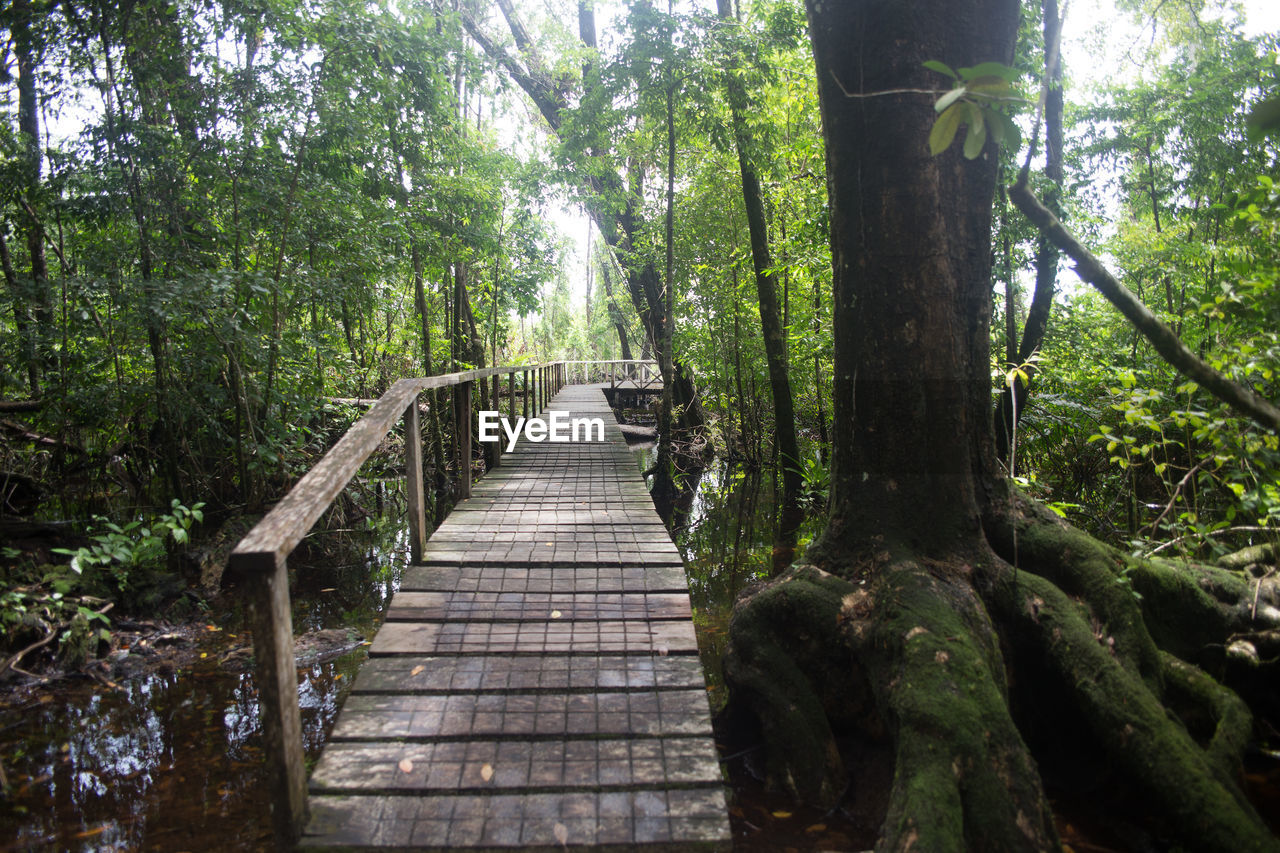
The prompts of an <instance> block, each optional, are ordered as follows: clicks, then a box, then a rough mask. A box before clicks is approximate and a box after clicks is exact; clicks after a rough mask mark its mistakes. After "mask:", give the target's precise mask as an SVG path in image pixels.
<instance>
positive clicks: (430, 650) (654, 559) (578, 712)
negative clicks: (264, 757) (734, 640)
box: [302, 386, 729, 850]
mask: <svg viewBox="0 0 1280 853" xmlns="http://www.w3.org/2000/svg"><path fill="white" fill-rule="evenodd" d="M550 408H552V409H558V410H567V411H569V412H570V413H571V414H572V415H573V416H575V417H601V418H603V419H604V421H605V424H606V436H605V438H606V440H605V441H604V442H594V443H585V442H578V443H560V444H551V443H547V442H543V443H540V444H533V443H529V442H527V441H522V442H521V444H520V445H519V446H518V448H517V449H516V451H515V452H514V453H512V454H508V455H506V456H504V457H503V459H502V464H501V466H499V467H498V468H497V469H495V470H494V471H492V472H491V473H489V474H487V475H486V476H485V477H484V478H483V479H482V480H481V481H480V482H479V483H478V484H477V485H476V486H475V488H474V491H473V496H472V497H471V498H470V499H469V500H467V501H464V502H463V503H461V504H460V505H459V506H458V507H457V508H456V509H455V510H454V511H453V513H452V514H450V516H449V518H448V519H447V520H446V521H445V523H444V524H443V525H442V526H441V527H440V529H439V530H437V531H436V532H435V534H434V535H433V536H432V538H431V540H430V542H429V543H428V547H427V551H426V553H425V554H424V558H423V560H422V565H416V566H413V567H411V568H409V569H408V570H406V572H405V575H404V579H403V582H402V584H401V588H400V591H399V592H398V593H397V594H396V596H395V597H394V598H393V600H392V602H391V607H390V609H389V611H388V614H387V621H386V623H385V624H384V625H383V627H382V629H381V630H380V631H379V632H378V635H377V637H376V638H375V640H374V643H373V647H372V649H371V653H370V659H369V661H368V662H367V663H366V664H365V666H364V667H363V669H362V670H361V672H360V675H359V677H358V678H357V680H356V684H355V687H354V689H353V691H352V694H351V695H350V696H349V697H348V699H347V702H346V705H345V706H344V707H343V709H342V712H341V714H340V715H339V717H338V721H337V724H336V725H335V727H334V730H333V733H332V735H331V737H330V740H329V743H328V745H327V746H326V747H325V750H324V754H323V755H322V756H321V758H320V761H319V763H318V764H317V765H316V768H315V770H314V772H313V773H312V776H311V781H310V810H311V821H310V823H309V824H308V826H307V828H306V832H305V834H304V837H303V842H302V843H303V845H304V846H321V847H340V848H362V847H370V848H372V847H377V848H384V849H385V848H393V849H395V848H412V849H455V848H481V849H501V848H510V847H522V848H543V849H548V850H552V849H554V850H560V849H565V848H566V847H568V848H569V849H580V848H582V847H589V846H594V847H602V848H614V849H621V848H629V847H633V846H654V847H659V848H661V847H665V848H667V849H673V850H694V849H724V848H727V847H728V846H729V844H728V838H729V830H728V823H727V817H726V808H725V800H724V792H723V788H722V781H721V775H720V769H719V763H718V760H717V754H716V751H715V748H714V745H713V743H712V740H711V723H710V718H709V716H708V708H707V699H706V691H705V685H704V681H703V675H702V669H701V666H700V664H699V662H698V657H697V643H696V641H695V638H694V632H693V624H692V622H691V619H690V607H689V597H688V593H687V587H686V581H685V576H684V569H683V567H682V564H681V560H680V555H679V553H678V552H677V551H676V549H675V546H674V545H672V544H671V540H670V538H669V537H668V536H667V533H666V530H665V528H664V527H663V526H662V523H661V521H660V520H659V518H658V516H657V514H656V513H655V511H654V509H653V504H652V502H651V500H650V499H649V495H648V493H647V491H646V490H645V486H644V483H643V480H642V479H641V477H640V475H639V471H638V466H637V464H636V461H635V459H634V457H633V456H632V454H631V452H630V451H629V450H627V448H626V445H625V443H624V441H623V439H622V436H621V433H620V432H619V430H618V428H617V425H616V424H615V422H614V420H613V417H612V414H611V413H610V410H609V409H608V407H607V405H606V403H605V400H604V396H603V394H602V393H601V391H600V390H599V387H598V386H594V387H593V386H569V387H567V388H565V389H563V390H562V391H561V392H560V393H559V394H558V395H557V396H556V397H555V398H554V399H553V400H552V404H551V407H550Z"/></svg>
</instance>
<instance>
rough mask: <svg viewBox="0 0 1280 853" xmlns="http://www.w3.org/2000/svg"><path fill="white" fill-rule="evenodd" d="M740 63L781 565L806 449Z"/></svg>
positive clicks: (735, 98)
mask: <svg viewBox="0 0 1280 853" xmlns="http://www.w3.org/2000/svg"><path fill="white" fill-rule="evenodd" d="M716 8H717V11H718V13H719V16H720V21H721V24H722V26H725V27H726V28H727V27H729V26H731V25H732V24H733V23H736V20H735V18H734V15H733V9H732V7H731V3H730V0H716ZM740 75H741V69H740V68H739V63H738V62H737V61H736V59H734V58H732V57H731V58H730V60H729V63H728V67H727V68H726V69H725V88H726V90H727V93H728V96H729V111H730V116H731V119H732V123H733V141H734V147H735V148H736V149H737V152H738V171H739V173H740V174H741V176H742V202H743V205H744V206H745V207H746V211H747V229H748V232H749V236H750V239H751V263H752V266H753V267H754V268H755V278H756V297H757V300H758V302H759V305H760V327H761V331H762V332H763V335H764V352H765V360H766V361H767V363H768V365H769V388H770V390H771V392H772V395H773V422H774V441H775V442H776V444H777V449H778V455H779V457H780V459H779V462H780V464H781V465H782V506H781V508H780V510H781V511H780V517H779V524H778V539H779V546H780V547H778V548H777V550H776V557H777V561H778V565H779V567H785V566H786V565H787V564H788V563H790V562H791V557H792V555H793V553H794V550H795V542H796V531H797V530H798V529H799V527H800V521H801V517H802V516H801V511H800V486H801V477H800V445H799V442H798V441H797V439H796V416H795V403H794V400H793V399H792V396H791V377H790V375H789V373H788V370H787V332H786V329H785V328H784V327H783V323H782V314H781V312H780V311H779V309H778V273H777V270H776V269H775V267H774V263H773V256H772V252H771V250H770V248H769V229H768V223H767V220H766V218H765V209H764V193H763V192H762V190H761V189H760V176H759V174H758V172H757V170H756V164H755V147H756V146H755V144H754V141H753V139H752V137H751V131H750V128H748V126H747V114H748V112H749V111H750V109H751V103H750V100H749V98H748V95H747V90H746V85H745V84H744V83H743V80H742V77H741V76H740Z"/></svg>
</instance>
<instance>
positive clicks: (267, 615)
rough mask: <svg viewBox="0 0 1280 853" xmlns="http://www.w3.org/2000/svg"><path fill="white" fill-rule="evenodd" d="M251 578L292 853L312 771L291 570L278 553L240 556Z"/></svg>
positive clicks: (264, 708)
mask: <svg viewBox="0 0 1280 853" xmlns="http://www.w3.org/2000/svg"><path fill="white" fill-rule="evenodd" d="M233 559H235V560H236V562H237V563H238V564H239V565H238V566H236V569H237V570H238V571H243V572H244V573H245V577H246V578H247V584H246V585H247V590H246V592H247V594H248V600H249V610H250V620H251V630H252V631H253V657H254V660H255V661H256V662H257V672H256V677H257V682H258V707H259V714H260V716H261V719H262V740H263V745H264V754H265V755H266V758H267V786H268V790H269V791H270V792H271V794H270V796H271V825H272V828H273V829H274V830H275V835H276V846H277V847H278V848H280V849H284V850H291V849H293V845H294V844H295V843H296V842H297V840H298V838H299V836H300V835H301V834H302V826H303V824H305V823H306V822H307V770H306V765H305V763H304V761H303V758H304V756H303V749H302V715H301V713H300V712H299V711H298V673H297V670H296V668H295V663H294V658H293V617H292V616H291V615H290V612H289V611H290V608H289V570H288V567H287V566H286V565H285V560H284V557H280V556H277V555H275V554H245V555H236V556H235V557H234V558H233Z"/></svg>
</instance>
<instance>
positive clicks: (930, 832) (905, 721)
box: [851, 561, 1058, 851]
mask: <svg viewBox="0 0 1280 853" xmlns="http://www.w3.org/2000/svg"><path fill="white" fill-rule="evenodd" d="M970 571H971V568H970V567H969V566H968V565H966V564H964V563H962V562H957V563H948V564H931V565H929V566H928V568H927V569H926V568H924V567H922V566H921V565H920V564H918V563H916V562H913V561H903V562H900V563H897V564H895V565H892V566H890V567H888V568H887V569H886V570H884V571H883V573H882V574H881V577H882V578H883V581H882V583H880V584H878V585H877V587H878V588H877V590H876V591H875V593H874V595H875V597H876V599H877V602H878V604H877V607H876V610H875V613H874V615H873V616H872V618H871V619H870V620H868V621H866V622H863V623H857V622H854V623H851V626H852V630H853V631H854V633H855V634H861V635H862V636H863V640H864V642H863V643H861V646H862V649H863V653H864V656H865V658H866V660H867V661H868V666H869V673H870V675H871V683H872V685H873V689H874V690H875V692H876V695H877V698H878V699H879V703H880V706H881V710H882V713H883V715H884V717H885V718H886V722H887V723H888V725H889V727H890V730H891V732H892V733H893V736H894V740H895V745H896V763H895V768H894V780H893V789H892V792H891V795H890V801H889V809H888V814H887V815H886V817H885V821H884V824H883V826H882V829H881V837H880V840H879V843H878V844H877V845H876V849H877V850H879V851H890V850H893V851H896V850H929V851H950V850H954V851H963V850H984V851H986V850H990V851H999V850H1048V849H1057V848H1058V839H1057V833H1056V831H1055V829H1054V826H1053V821H1052V815H1051V814H1050V811H1049V808H1048V804H1047V801H1046V799H1045V795H1044V791H1043V789H1042V787H1041V784H1040V777H1039V775H1038V773H1037V772H1036V767H1035V762H1034V761H1033V760H1032V758H1031V754H1030V752H1029V750H1028V749H1027V746H1026V744H1025V743H1024V742H1023V740H1022V737H1021V735H1020V734H1019V733H1018V730H1017V727H1016V726H1015V725H1014V722H1013V719H1012V717H1011V716H1010V715H1009V705H1008V697H1007V687H1006V684H1005V675H1004V673H1005V669H1004V662H1003V660H1002V658H1001V654H1000V650H999V648H998V646H997V645H996V643H995V632H994V630H993V628H992V625H991V623H990V621H989V619H988V617H987V612H986V609H985V608H984V607H983V605H982V602H981V601H979V600H978V598H977V596H976V595H975V594H974V592H973V587H972V585H971V584H970V582H969V578H968V574H969V572H970Z"/></svg>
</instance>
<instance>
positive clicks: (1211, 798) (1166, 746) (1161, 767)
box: [999, 573, 1280, 853]
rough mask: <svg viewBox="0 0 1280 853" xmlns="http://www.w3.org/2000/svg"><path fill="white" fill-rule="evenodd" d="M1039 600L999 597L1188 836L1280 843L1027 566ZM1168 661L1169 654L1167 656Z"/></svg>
mask: <svg viewBox="0 0 1280 853" xmlns="http://www.w3.org/2000/svg"><path fill="white" fill-rule="evenodd" d="M1018 584H1019V589H1020V591H1024V593H1025V594H1026V595H1030V596H1034V597H1035V598H1036V599H1037V600H1038V601H1039V604H1038V605H1037V606H1036V607H1035V608H1028V607H1024V606H1017V605H1016V604H1015V603H1014V602H1013V601H1011V600H1010V599H1008V598H1002V599H999V602H1000V603H1001V605H1002V612H1001V614H1000V615H1001V618H1002V620H1007V621H1008V624H1010V625H1011V626H1012V627H1013V628H1014V633H1015V636H1014V638H1013V641H1014V642H1018V643H1022V644H1027V645H1028V646H1029V647H1033V648H1036V649H1038V650H1039V652H1040V656H1041V659H1042V660H1043V662H1044V667H1045V672H1044V674H1043V675H1044V677H1047V678H1052V679H1055V680H1056V681H1057V682H1059V683H1061V684H1065V685H1067V686H1068V687H1069V688H1070V692H1069V695H1070V696H1071V697H1072V699H1073V700H1074V702H1075V709H1074V711H1075V713H1077V714H1078V715H1080V717H1081V718H1082V719H1083V720H1084V721H1085V722H1086V724H1087V726H1088V731H1089V733H1090V735H1091V737H1092V738H1093V739H1095V740H1096V741H1097V742H1098V743H1099V744H1100V745H1101V746H1102V747H1103V748H1104V749H1105V750H1106V752H1107V753H1108V755H1110V756H1111V758H1112V759H1113V761H1114V762H1115V765H1116V766H1117V768H1118V769H1119V770H1120V771H1121V772H1123V773H1124V775H1125V777H1126V778H1127V780H1128V783H1129V784H1130V785H1131V786H1132V787H1133V788H1134V789H1135V790H1138V791H1140V792H1142V793H1143V794H1144V795H1145V797H1146V798H1147V799H1148V800H1149V801H1150V805H1151V807H1152V808H1153V810H1154V811H1155V812H1156V813H1157V814H1159V815H1160V816H1161V819H1162V821H1164V822H1165V823H1166V825H1168V826H1170V827H1172V828H1173V830H1174V831H1175V832H1176V834H1177V837H1178V839H1179V840H1180V841H1181V842H1182V843H1184V844H1186V845H1187V846H1188V847H1190V848H1191V849H1195V850H1202V851H1206V853H1208V851H1223V853H1227V851H1249V850H1278V849H1280V843H1278V842H1277V841H1276V839H1275V838H1273V837H1272V836H1271V834H1270V832H1269V831H1268V830H1267V828H1266V826H1265V825H1264V824H1263V823H1262V821H1261V820H1260V819H1259V817H1258V815H1257V814H1256V813H1255V812H1254V811H1253V809H1252V808H1251V807H1250V806H1249V805H1248V804H1247V803H1246V802H1244V801H1243V799H1242V798H1241V797H1240V795H1239V792H1238V791H1236V790H1234V787H1233V786H1232V785H1231V784H1230V783H1229V782H1226V781H1224V780H1223V779H1222V778H1221V776H1220V774H1219V773H1218V772H1216V767H1215V764H1214V762H1213V761H1211V760H1210V758H1209V757H1207V756H1206V754H1205V752H1204V751H1203V750H1202V749H1201V748H1200V747H1199V746H1198V745H1197V744H1196V743H1195V742H1194V740H1193V739H1192V738H1191V736H1190V735H1189V734H1188V733H1187V731H1186V729H1185V728H1184V727H1183V726H1182V725H1181V724H1180V723H1179V722H1178V721H1177V720H1176V719H1173V718H1171V717H1170V716H1169V715H1168V714H1167V713H1166V712H1165V708H1164V706H1163V705H1162V704H1161V702H1160V701H1159V699H1158V697H1157V695H1156V694H1154V693H1153V692H1152V691H1151V690H1150V689H1148V687H1147V685H1146V684H1145V683H1144V682H1143V681H1140V680H1138V679H1135V678H1133V677H1132V674H1131V673H1130V672H1129V671H1128V670H1127V669H1126V668H1125V667H1124V666H1123V665H1122V664H1121V661H1120V659H1119V658H1118V657H1117V656H1116V655H1115V654H1114V653H1113V651H1112V648H1111V646H1110V645H1109V644H1107V643H1105V642H1099V639H1098V638H1097V637H1096V636H1095V634H1094V631H1093V628H1092V626H1091V625H1090V624H1089V623H1088V622H1087V621H1085V620H1084V619H1083V618H1081V616H1080V615H1079V613H1078V611H1077V610H1076V609H1075V608H1074V607H1073V606H1072V604H1071V602H1070V600H1069V599H1068V598H1067V596H1066V595H1064V594H1063V592H1062V591H1061V590H1059V589H1058V588H1057V587H1056V586H1054V584H1052V583H1050V582H1049V581H1048V580H1046V579H1044V578H1040V577H1036V576H1034V575H1030V574H1027V573H1022V574H1020V575H1019V581H1018ZM1162 663H1163V660H1162Z"/></svg>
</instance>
